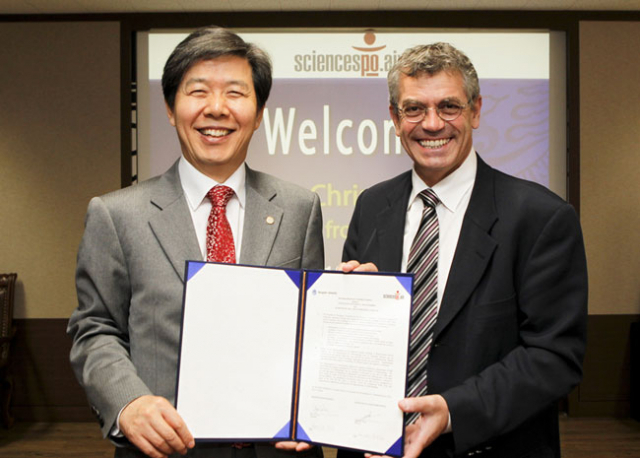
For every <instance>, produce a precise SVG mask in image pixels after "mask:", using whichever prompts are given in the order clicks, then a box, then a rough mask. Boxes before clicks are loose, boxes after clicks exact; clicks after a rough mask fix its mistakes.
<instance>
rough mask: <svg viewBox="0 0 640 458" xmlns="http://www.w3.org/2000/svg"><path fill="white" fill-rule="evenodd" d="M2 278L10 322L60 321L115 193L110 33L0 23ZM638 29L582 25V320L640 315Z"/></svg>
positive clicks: (114, 47) (97, 28)
mask: <svg viewBox="0 0 640 458" xmlns="http://www.w3.org/2000/svg"><path fill="white" fill-rule="evenodd" d="M0 43H3V46H2V47H0V63H1V67H0V100H1V101H2V108H1V109H0V158H1V163H0V196H1V197H0V199H1V200H0V202H1V204H0V208H1V209H2V211H1V213H0V272H12V271H15V272H18V274H19V285H18V291H17V298H16V311H15V315H16V317H17V318H66V317H68V316H69V314H70V313H71V311H72V310H73V308H74V307H75V303H76V299H75V290H74V283H73V272H74V267H75V256H76V251H77V246H78V242H79V240H80V237H81V235H82V229H83V219H84V213H85V210H86V205H87V203H88V200H89V198H90V197H91V196H94V195H98V194H102V193H104V192H107V191H109V190H112V189H117V188H118V187H119V184H120V152H119V150H120V138H119V136H120V127H119V119H120V107H119V103H120V102H119V100H120V96H119V94H120V87H119V72H120V68H119V62H120V55H119V29H118V24H117V23H101V22H97V23H0ZM639 49H640V23H637V22H633V23H632V22H628V23H621V22H583V23H581V26H580V68H581V70H580V86H581V97H580V104H581V112H580V117H581V138H580V141H581V206H582V222H583V229H584V233H585V241H586V244H587V256H588V260H589V269H590V282H591V285H590V288H591V291H590V306H589V310H590V313H591V314H638V313H640V231H639V230H638V228H639V227H640V183H639V178H640V82H639V81H640V77H639V76H638V75H640V59H638V57H637V56H638V50H639Z"/></svg>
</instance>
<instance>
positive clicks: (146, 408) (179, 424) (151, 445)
mask: <svg viewBox="0 0 640 458" xmlns="http://www.w3.org/2000/svg"><path fill="white" fill-rule="evenodd" d="M120 430H121V431H122V433H123V434H124V435H125V436H126V437H127V439H129V441H130V442H131V443H132V444H134V445H135V446H136V447H138V448H139V449H140V451H142V452H143V453H145V454H146V455H148V456H150V457H152V458H166V457H167V456H168V455H170V454H172V453H175V452H177V453H180V454H181V455H184V454H186V453H187V449H190V448H193V447H194V445H195V441H194V440H193V436H192V435H191V433H190V432H189V429H188V428H187V425H186V424H185V422H184V421H183V420H182V417H180V415H179V414H178V411H177V410H176V409H175V408H174V407H173V406H172V405H171V403H170V402H169V401H167V400H166V399H165V398H163V397H160V396H150V395H147V396H141V397H139V398H137V399H135V400H133V401H131V402H130V403H129V404H128V405H127V406H126V407H125V408H124V409H123V410H122V413H121V414H120Z"/></svg>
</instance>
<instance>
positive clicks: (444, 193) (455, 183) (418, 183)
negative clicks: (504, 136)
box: [409, 147, 478, 213]
mask: <svg viewBox="0 0 640 458" xmlns="http://www.w3.org/2000/svg"><path fill="white" fill-rule="evenodd" d="M477 168H478V158H477V157H476V151H475V149H474V148H473V147H472V148H471V151H470V152H469V155H468V156H467V158H466V159H465V160H464V162H463V163H462V164H460V167H458V168H457V169H456V170H454V171H453V172H452V173H451V174H450V175H447V176H446V177H445V178H443V179H442V180H441V181H439V182H438V183H436V184H435V185H434V186H432V187H431V189H433V191H434V192H435V193H436V195H437V196H438V198H439V199H440V202H442V204H443V205H444V207H445V208H446V209H447V210H449V211H450V212H452V213H455V211H456V209H457V208H458V205H460V202H461V201H462V198H463V197H464V195H465V194H466V193H467V191H469V189H470V188H471V187H472V186H473V184H474V183H475V181H476V170H477ZM411 184H412V188H411V194H410V195H409V207H411V205H413V203H414V202H415V200H416V197H417V196H418V194H420V192H422V191H423V190H425V189H428V188H429V186H427V185H426V184H425V182H424V181H422V178H420V177H419V176H418V174H417V173H416V170H415V168H413V169H412V170H411Z"/></svg>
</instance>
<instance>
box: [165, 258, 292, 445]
mask: <svg viewBox="0 0 640 458" xmlns="http://www.w3.org/2000/svg"><path fill="white" fill-rule="evenodd" d="M198 269H199V270H198ZM188 272H189V274H188V280H187V286H186V289H185V298H184V321H183V330H182V343H181V352H180V369H179V380H178V392H177V409H178V412H179V413H180V415H181V416H182V417H183V419H184V420H185V422H186V424H187V427H188V428H189V430H190V431H191V433H192V434H193V435H194V437H195V438H196V439H221V440H225V439H243V440H249V439H252V440H266V439H271V438H274V437H276V435H277V434H278V432H279V431H281V430H282V429H283V428H284V427H287V425H289V423H290V418H291V411H292V399H293V382H294V370H295V368H294V365H295V351H296V331H297V329H296V327H297V322H298V314H299V307H298V297H299V288H298V286H297V285H296V284H295V283H294V281H293V280H292V279H291V278H290V277H289V276H288V275H287V273H286V271H284V270H280V269H265V268H255V267H246V266H238V265H225V264H206V263H199V262H195V263H194V262H190V263H189V268H188ZM294 274H296V275H297V274H300V273H299V272H297V271H294ZM286 434H288V430H287V431H286Z"/></svg>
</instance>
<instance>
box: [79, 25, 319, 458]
mask: <svg viewBox="0 0 640 458" xmlns="http://www.w3.org/2000/svg"><path fill="white" fill-rule="evenodd" d="M162 85H163V92H164V97H165V102H166V106H167V113H168V116H169V120H170V122H171V124H172V125H173V126H175V128H176V131H177V134H178V137H179V140H180V145H181V149H182V157H181V158H180V159H179V160H178V161H177V162H176V163H175V164H174V165H173V166H172V167H171V168H170V169H169V170H168V171H167V172H166V173H164V174H163V175H162V176H159V177H156V178H153V179H151V180H148V181H146V182H143V183H140V184H138V185H136V186H132V187H130V188H127V189H123V190H119V191H116V192H113V193H110V194H107V195H105V196H102V197H97V198H94V199H92V200H91V203H90V204H89V209H88V212H87V218H86V229H85V233H84V236H83V239H82V243H81V246H80V250H79V254H78V267H77V272H76V283H77V291H78V301H79V305H78V308H77V309H76V310H75V311H74V313H73V315H72V316H71V319H70V321H69V327H68V333H69V334H70V335H71V336H72V337H73V347H72V350H71V363H72V365H73V368H74V370H75V372H76V376H77V378H78V380H79V381H80V383H81V385H82V386H83V387H84V389H85V391H86V393H87V397H88V399H89V402H90V403H91V406H92V408H93V410H94V412H95V413H96V415H97V416H98V418H99V421H100V423H101V428H102V432H103V434H104V435H105V436H108V437H110V438H111V439H112V440H113V441H114V442H115V443H116V445H124V447H122V448H117V449H116V456H117V457H140V456H143V454H144V455H148V456H151V457H158V458H160V457H166V456H168V455H172V456H173V455H174V454H177V453H180V454H185V453H188V454H189V456H196V457H221V458H227V457H228V458H241V457H242V458H254V457H258V458H277V457H280V456H282V457H285V456H291V452H293V451H294V450H296V451H302V452H304V454H309V455H311V454H312V455H314V456H317V455H321V450H320V449H319V448H315V449H314V448H310V447H308V446H307V445H306V444H296V443H280V444H277V445H276V447H274V446H273V445H270V444H234V445H231V444H227V445H225V444H198V446H195V443H194V439H193V436H192V435H191V433H190V432H189V430H188V425H186V424H185V423H184V421H183V420H182V418H181V417H180V415H179V414H178V412H177V411H176V409H175V408H174V401H175V392H176V377H177V367H178V349H179V338H180V322H181V316H182V291H183V284H184V269H185V261H186V260H192V259H195V260H201V259H208V260H214V261H221V262H235V261H236V260H238V262H240V263H243V264H254V265H267V266H278V267H286V268H314V269H319V268H322V267H323V265H324V249H323V242H322V216H321V212H320V201H319V198H318V196H317V195H316V194H314V193H312V192H310V191H308V190H304V189H302V188H299V187H297V186H295V185H292V184H289V183H286V182H284V181H282V180H279V179H277V178H275V177H272V176H269V175H266V174H263V173H260V172H256V171H253V170H251V169H250V168H249V167H248V166H246V165H245V158H246V155H247V148H248V146H249V142H250V140H251V137H252V135H253V132H254V131H255V130H256V129H257V128H258V126H259V125H260V121H261V120H262V113H263V109H264V105H265V103H266V101H267V97H268V96H269V91H270V89H271V63H270V61H269V58H268V56H267V55H266V54H264V52H262V51H261V50H260V49H259V48H257V47H256V46H254V45H252V44H248V43H245V42H244V41H243V40H242V39H241V38H240V37H239V36H237V35H235V34H234V33H232V32H230V31H228V30H225V29H220V28H215V27H210V28H204V29H200V30H197V31H196V32H194V33H192V34H191V35H189V36H188V37H187V38H186V39H185V40H184V41H183V42H182V43H180V44H179V45H178V47H177V48H176V49H175V50H174V51H173V53H172V54H171V56H170V57H169V59H168V61H167V63H166V65H165V68H164V73H163V78H162ZM221 188H223V189H224V191H223V192H224V193H225V195H226V197H225V198H226V199H228V202H225V204H226V208H225V207H224V205H225V204H220V205H219V206H222V207H223V209H222V215H224V216H221V215H220V212H219V210H216V211H215V212H214V209H213V208H212V207H216V204H214V202H215V198H216V197H215V195H214V194H215V193H217V192H218V191H219V190H220V189H221ZM211 193H213V194H211ZM212 221H213V222H214V224H212ZM216 233H218V234H225V235H224V236H223V237H217V236H216ZM225 370H228V368H220V374H221V376H224V371H225ZM211 415H216V412H211ZM131 445H134V446H135V447H131ZM194 446H195V448H194ZM189 449H192V450H189ZM283 449H284V450H283Z"/></svg>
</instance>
